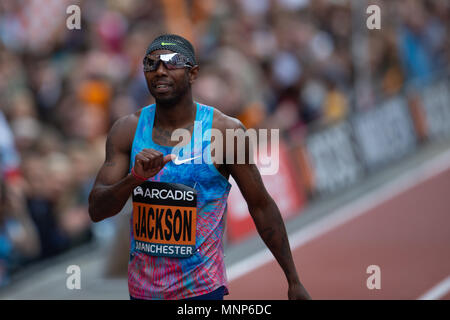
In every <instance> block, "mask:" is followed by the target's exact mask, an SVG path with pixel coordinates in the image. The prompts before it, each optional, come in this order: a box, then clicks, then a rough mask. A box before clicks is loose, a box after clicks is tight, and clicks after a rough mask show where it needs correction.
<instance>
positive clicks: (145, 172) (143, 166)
mask: <svg viewBox="0 0 450 320" xmlns="http://www.w3.org/2000/svg"><path fill="white" fill-rule="evenodd" d="M174 158H175V155H173V154H169V155H167V156H164V155H163V154H162V153H161V152H159V151H156V150H154V149H142V151H141V152H139V153H138V154H137V155H136V157H135V160H134V172H135V173H136V174H137V175H139V176H140V177H142V178H145V179H148V178H151V177H153V176H155V175H156V174H157V173H158V172H159V171H161V169H162V168H163V167H164V166H165V165H166V164H167V163H168V162H169V161H172V160H173V159H174Z"/></svg>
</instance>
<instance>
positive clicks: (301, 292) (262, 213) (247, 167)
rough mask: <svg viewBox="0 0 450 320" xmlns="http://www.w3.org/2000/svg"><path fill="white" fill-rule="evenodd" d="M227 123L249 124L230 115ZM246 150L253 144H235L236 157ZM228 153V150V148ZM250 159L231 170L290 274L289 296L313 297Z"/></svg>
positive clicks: (258, 226) (261, 230)
mask: <svg viewBox="0 0 450 320" xmlns="http://www.w3.org/2000/svg"><path fill="white" fill-rule="evenodd" d="M224 123H225V126H226V127H227V128H231V129H238V128H241V129H243V130H245V127H244V126H243V125H242V123H240V122H239V121H238V120H235V119H232V118H228V120H226V121H224ZM239 149H240V150H239ZM242 149H245V152H246V154H248V151H249V144H248V143H246V144H245V146H244V147H241V148H238V145H237V143H235V144H234V154H235V157H236V155H237V152H242V151H243V150H242ZM225 152H227V150H224V153H225ZM228 152H229V150H228ZM235 159H236V158H235ZM246 160H247V161H246V162H245V164H236V162H237V161H235V162H234V164H227V171H228V172H229V173H230V174H231V175H232V176H233V178H234V180H235V181H236V183H237V185H238V186H239V189H240V190H241V193H242V195H243V197H244V199H245V200H246V202H247V205H248V209H249V212H250V215H251V216H252V218H253V221H254V223H255V226H256V229H257V231H258V233H259V235H260V236H261V238H262V240H263V241H264V243H265V244H266V245H267V247H268V248H269V250H270V251H271V252H272V254H273V255H274V257H275V259H276V260H277V262H278V264H279V265H280V266H281V268H282V270H283V272H284V274H285V276H286V279H287V282H288V284H289V291H288V297H289V299H310V296H309V294H308V292H307V291H306V289H305V288H304V287H303V285H302V284H301V282H300V280H299V278H298V275H297V271H296V269H295V265H294V261H293V259H292V254H291V249H290V246H289V241H288V237H287V233H286V228H285V225H284V222H283V219H282V217H281V214H280V211H279V209H278V207H277V205H276V203H275V202H274V200H273V199H272V197H271V196H270V195H269V193H268V192H267V190H266V188H265V186H264V184H263V182H262V179H261V175H260V173H259V171H258V168H257V167H256V165H255V164H250V163H249V162H248V158H247V159H246Z"/></svg>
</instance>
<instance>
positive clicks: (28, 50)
mask: <svg viewBox="0 0 450 320" xmlns="http://www.w3.org/2000/svg"><path fill="white" fill-rule="evenodd" d="M74 4H75V5H77V6H79V8H80V13H81V28H80V29H79V30H77V29H74V30H69V29H68V28H67V26H66V20H67V19H68V18H69V17H70V16H71V13H70V14H69V13H66V9H67V7H68V6H69V5H74ZM372 4H375V5H377V6H379V8H380V13H381V29H380V30H377V29H374V30H369V29H368V28H367V25H366V20H367V19H368V18H369V16H370V14H368V13H367V12H366V9H367V7H368V6H369V5H372ZM166 32H170V33H177V34H180V35H182V36H185V37H186V38H188V39H189V40H191V41H192V43H193V44H194V46H195V48H196V54H197V57H198V61H199V65H200V68H201V69H200V70H201V72H200V77H199V79H198V80H197V82H196V83H195V85H194V98H195V100H197V101H199V102H201V103H205V104H208V105H212V106H215V107H217V108H219V109H220V110H221V111H223V112H224V113H226V114H228V115H230V116H233V117H237V118H239V119H240V120H241V121H242V122H243V123H244V125H245V126H246V127H247V128H268V129H279V130H280V139H281V149H280V171H279V174H277V175H274V176H264V182H265V184H266V186H267V188H268V190H269V192H270V193H271V194H272V196H273V197H274V199H275V201H276V202H277V203H278V205H279V207H280V210H281V212H282V215H283V218H284V219H285V221H286V224H287V226H288V229H289V230H291V228H295V229H301V228H302V227H303V226H304V225H306V222H304V224H303V222H298V221H312V220H314V218H315V214H314V213H313V211H311V210H312V209H311V208H315V206H317V205H318V204H323V203H327V201H332V199H336V198H337V197H338V198H339V197H341V196H342V195H344V194H351V192H352V190H355V188H356V189H358V188H362V187H361V186H363V185H364V183H366V182H367V181H370V179H373V177H374V176H376V175H377V174H379V173H380V172H384V171H383V170H388V169H389V168H392V167H393V166H397V167H401V165H402V163H406V161H407V160H408V159H411V158H413V157H414V156H415V155H417V154H419V153H420V152H422V150H426V148H427V147H429V146H433V147H434V148H435V149H433V150H439V151H442V150H447V149H448V147H449V144H448V142H449V138H450V95H449V91H450V90H449V82H448V80H449V78H448V76H449V65H450V64H449V62H450V36H449V32H450V3H449V2H448V1H445V0H444V1H442V0H423V1H421V0H415V1H408V0H397V1H365V0H363V1H351V0H315V1H312V0H230V1H219V0H129V1H120V0H90V1H81V0H80V1H77V0H21V1H20V0H2V1H1V2H0V174H1V180H0V181H1V186H0V191H1V192H0V195H1V197H0V287H1V290H0V292H1V293H2V295H1V297H2V298H11V297H13V298H19V299H20V298H24V297H25V298H30V297H29V296H26V295H21V291H20V288H21V286H22V287H24V285H17V284H23V281H24V279H25V280H26V281H28V282H27V283H28V284H29V283H32V282H33V281H35V282H36V281H38V280H40V281H42V280H43V277H44V278H45V277H47V276H48V277H51V276H52V275H54V272H53V273H52V272H50V273H49V275H47V274H46V276H42V273H39V272H45V270H53V269H51V268H52V267H54V266H56V265H61V266H64V268H63V269H58V270H59V271H58V272H60V275H59V277H60V278H62V279H65V276H66V274H65V268H66V266H68V265H69V264H72V261H78V260H76V259H78V258H79V257H82V256H83V255H86V254H88V255H89V259H88V260H89V261H93V260H96V259H97V260H101V261H103V262H104V263H103V264H101V265H99V267H98V270H97V269H96V270H97V271H98V272H99V274H102V275H104V276H105V277H107V276H109V277H114V278H119V279H122V280H120V283H121V284H120V286H122V287H123V288H125V291H121V292H122V293H121V294H122V295H118V296H115V295H114V292H113V291H114V289H111V290H110V291H109V292H108V294H106V293H98V292H97V295H95V294H93V293H92V294H90V295H89V294H88V293H86V292H84V294H85V295H84V296H83V292H82V293H80V297H84V298H99V299H101V298H105V297H106V298H120V297H123V298H125V299H126V298H127V293H126V261H127V254H128V253H127V251H128V241H129V239H128V221H127V219H128V218H127V217H128V214H129V207H126V208H125V209H124V210H123V213H121V214H120V215H118V216H116V217H114V218H112V219H109V220H107V221H103V222H100V223H97V224H93V223H91V221H90V219H89V216H88V213H87V197H88V194H89V191H90V188H91V186H92V183H93V180H94V178H95V174H96V173H97V171H98V169H99V167H100V166H101V164H102V162H103V160H104V144H105V137H106V134H107V132H108V130H109V128H110V127H111V125H112V123H114V121H115V120H117V119H118V118H119V117H121V116H123V115H126V114H129V113H132V112H135V111H136V110H138V109H140V108H142V107H144V106H146V105H148V104H150V103H153V100H152V97H151V96H150V94H149V93H148V90H147V87H146V84H145V81H144V77H143V71H142V59H143V55H144V53H145V49H146V47H147V46H148V44H149V43H150V42H151V41H152V40H153V39H154V38H155V37H156V36H158V35H159V34H161V33H166ZM427 150H428V149H427ZM399 170H400V169H399ZM393 176H395V175H392V176H391V177H393ZM233 184H234V182H233ZM349 201H351V200H349ZM447 209H450V207H447ZM319 216H322V215H319V214H317V218H319ZM305 217H307V218H305ZM290 226H291V227H290ZM255 235H256V232H255V229H254V227H253V224H252V221H251V219H250V216H249V214H248V212H247V207H246V205H245V202H243V200H242V196H241V195H240V193H239V190H238V189H237V188H236V187H234V188H233V191H232V193H231V195H230V201H229V208H228V220H227V232H226V239H225V241H226V250H227V252H229V256H231V258H230V259H232V258H233V257H238V256H239V255H245V254H246V251H245V250H247V249H243V248H249V246H251V245H249V243H251V242H252V241H256V240H254V239H255ZM246 245H247V247H246ZM93 257H95V258H93ZM86 259H87V258H86ZM236 259H237V258H236ZM230 263H231V262H230ZM49 268H50V269H49ZM82 270H83V268H82ZM55 272H56V271H55ZM280 272H281V271H280ZM38 274H41V276H37V275H38ZM38 278H39V279H38ZM21 281H22V282H21ZM62 281H63V282H61V283H60V284H59V285H60V286H61V288H64V283H65V280H62ZM122 287H121V288H122ZM61 288H60V289H58V290H62V289H61ZM108 288H109V287H108ZM111 288H114V285H112V287H111ZM13 289H14V290H13ZM48 290H50V291H51V289H48ZM55 290H56V289H55ZM13 292H14V294H13ZM40 292H41V293H42V296H41V297H46V296H47V297H51V298H53V296H52V295H51V293H50V292H46V291H45V290H44V291H40ZM55 292H56V291H55ZM58 292H59V291H58ZM61 297H63V298H64V296H61V295H59V298H61ZM31 298H33V297H31ZM36 298H38V297H37V296H36ZM56 298H58V297H56ZM67 298H70V297H67Z"/></svg>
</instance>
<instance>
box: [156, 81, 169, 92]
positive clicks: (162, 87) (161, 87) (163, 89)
mask: <svg viewBox="0 0 450 320" xmlns="http://www.w3.org/2000/svg"><path fill="white" fill-rule="evenodd" d="M154 88H155V89H156V92H159V93H163V92H167V91H169V89H170V85H169V84H167V83H159V84H156V85H155V86H154Z"/></svg>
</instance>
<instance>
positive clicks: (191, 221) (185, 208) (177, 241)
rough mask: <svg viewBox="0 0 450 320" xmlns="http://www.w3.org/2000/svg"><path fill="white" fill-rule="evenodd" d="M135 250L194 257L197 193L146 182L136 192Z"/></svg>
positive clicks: (166, 255)
mask: <svg viewBox="0 0 450 320" xmlns="http://www.w3.org/2000/svg"><path fill="white" fill-rule="evenodd" d="M132 199H133V234H134V241H135V250H137V251H140V252H144V253H147V254H149V255H152V256H165V257H176V258H186V257H189V256H191V255H192V254H193V253H194V248H195V236H196V235H195V233H196V226H197V192H196V190H195V189H193V188H190V187H188V186H185V185H183V184H178V183H165V182H153V181H146V182H144V183H143V184H141V185H140V186H138V187H136V188H135V189H134V190H133V194H132Z"/></svg>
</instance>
